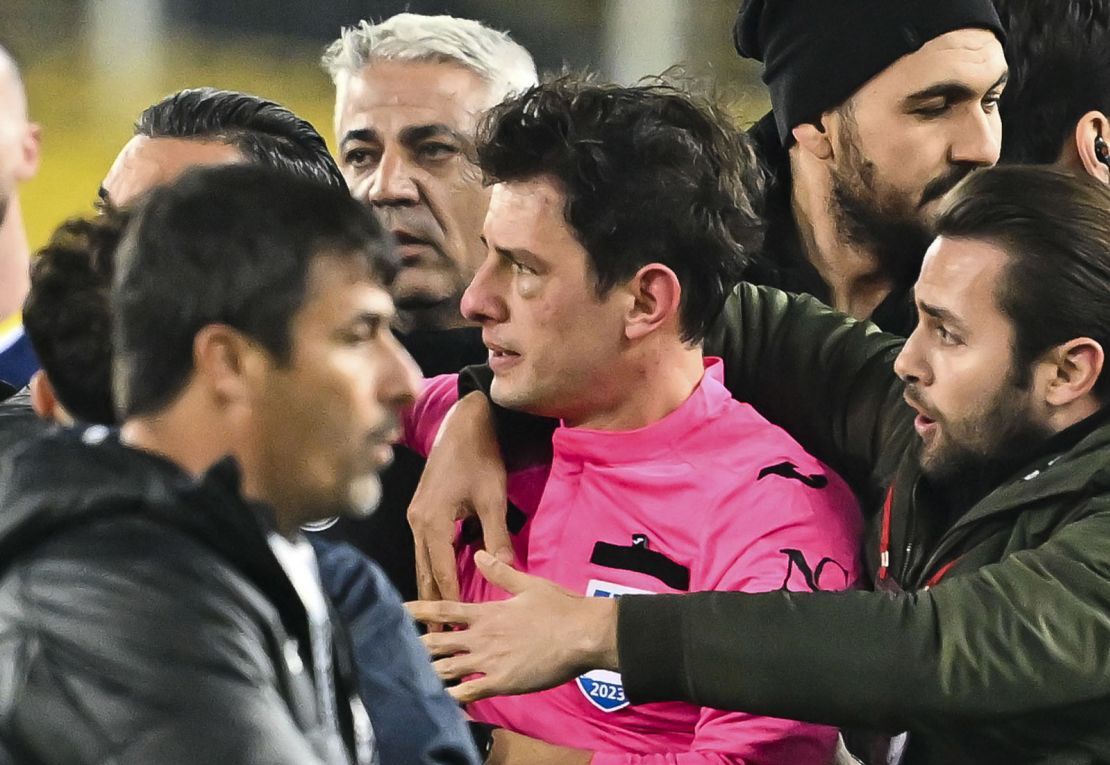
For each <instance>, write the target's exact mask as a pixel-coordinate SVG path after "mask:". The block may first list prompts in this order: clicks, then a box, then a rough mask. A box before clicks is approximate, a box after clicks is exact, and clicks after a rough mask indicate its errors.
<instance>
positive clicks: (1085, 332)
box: [936, 166, 1110, 402]
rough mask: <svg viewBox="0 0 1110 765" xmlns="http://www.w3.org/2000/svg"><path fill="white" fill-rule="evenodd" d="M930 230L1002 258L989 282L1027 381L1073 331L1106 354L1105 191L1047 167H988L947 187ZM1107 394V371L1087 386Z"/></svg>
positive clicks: (1109, 251)
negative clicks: (994, 249)
mask: <svg viewBox="0 0 1110 765" xmlns="http://www.w3.org/2000/svg"><path fill="white" fill-rule="evenodd" d="M936 231H937V234H938V235H939V236H944V237H950V238H955V239H960V238H963V239H974V240H979V241H986V242H990V243H992V244H995V245H996V246H998V247H1000V248H1001V249H1002V250H1004V251H1005V252H1006V254H1007V255H1008V256H1009V262H1008V264H1007V266H1006V269H1005V272H1004V274H1003V276H1002V278H1001V279H1000V280H999V283H998V285H997V287H996V290H997V295H998V304H999V307H1000V308H1001V310H1002V312H1003V313H1004V314H1005V315H1006V316H1007V317H1008V318H1009V319H1010V321H1012V322H1013V325H1014V334H1015V346H1016V347H1015V348H1014V362H1015V366H1016V371H1017V372H1018V374H1019V382H1021V384H1023V385H1025V384H1028V379H1029V377H1028V375H1029V371H1030V370H1031V367H1032V364H1033V362H1034V361H1036V360H1037V359H1038V358H1039V357H1040V356H1041V355H1042V354H1043V353H1044V352H1045V351H1047V350H1049V349H1050V348H1053V347H1055V346H1057V345H1060V344H1061V343H1066V342H1067V341H1069V340H1072V339H1074V338H1077V337H1089V338H1091V339H1093V340H1095V341H1097V342H1098V343H1099V344H1101V345H1102V347H1103V349H1104V350H1110V188H1108V187H1107V186H1106V185H1105V184H1102V183H1100V182H1099V181H1097V180H1095V179H1094V178H1091V177H1090V176H1088V175H1086V174H1084V175H1082V176H1077V175H1075V174H1072V173H1067V172H1063V171H1059V170H1054V169H1051V168H1047V167H1026V166H1010V167H1001V166H1000V167H995V168H991V169H986V170H980V171H978V172H976V173H973V174H972V175H971V176H970V177H969V178H968V179H967V180H966V181H964V183H963V184H961V185H960V186H959V187H957V189H956V190H955V191H954V192H953V196H952V199H951V200H950V201H949V204H948V206H947V207H946V208H945V210H944V211H943V212H942V213H941V215H940V217H939V219H938V220H937V224H936ZM1095 394H1096V395H1097V396H1098V397H1099V398H1100V399H1101V400H1102V401H1103V402H1105V401H1107V399H1108V398H1110V372H1108V371H1107V370H1106V369H1103V371H1102V375H1101V376H1100V377H1099V380H1098V382H1097V383H1096V385H1095Z"/></svg>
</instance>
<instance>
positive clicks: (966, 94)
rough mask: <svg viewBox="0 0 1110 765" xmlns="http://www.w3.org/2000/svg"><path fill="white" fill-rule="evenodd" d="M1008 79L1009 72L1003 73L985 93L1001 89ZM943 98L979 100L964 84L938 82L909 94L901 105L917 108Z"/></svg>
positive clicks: (973, 91) (956, 100)
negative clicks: (924, 102)
mask: <svg viewBox="0 0 1110 765" xmlns="http://www.w3.org/2000/svg"><path fill="white" fill-rule="evenodd" d="M1009 79H1010V73H1009V72H1003V73H1002V76H1001V77H999V78H998V79H997V80H996V81H995V83H994V84H993V85H991V86H990V87H989V88H987V92H988V93H989V92H991V91H994V90H998V89H999V88H1001V87H1003V86H1004V85H1005V84H1006V83H1007V82H1008V81H1009ZM938 98H943V99H944V100H945V101H948V102H953V103H959V102H960V101H971V100H973V99H977V98H979V93H978V91H976V90H975V89H974V88H972V87H971V86H970V85H968V84H967V83H966V82H958V81H951V82H938V83H936V84H935V85H930V86H929V87H927V88H923V89H922V90H919V91H917V92H915V93H910V94H909V95H908V96H906V97H905V98H903V99H902V104H903V105H905V106H909V107H912V106H917V105H919V104H920V103H921V102H923V101H932V100H934V99H938Z"/></svg>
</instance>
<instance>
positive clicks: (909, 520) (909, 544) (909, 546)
mask: <svg viewBox="0 0 1110 765" xmlns="http://www.w3.org/2000/svg"><path fill="white" fill-rule="evenodd" d="M916 507H917V482H916V481H915V482H914V485H913V488H912V489H911V490H910V501H909V502H908V503H907V508H906V509H907V510H908V512H907V513H906V549H905V551H904V552H903V555H904V556H905V559H904V560H903V561H902V572H901V575H900V576H899V577H898V584H899V585H900V586H901V587H902V588H903V589H907V588H908V587H909V582H908V581H907V580H906V577H907V576H909V572H910V555H911V554H912V553H913V532H914V526H915V523H914V521H915V520H916V519H915V518H914V508H916Z"/></svg>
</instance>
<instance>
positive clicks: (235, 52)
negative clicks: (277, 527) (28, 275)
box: [20, 39, 334, 248]
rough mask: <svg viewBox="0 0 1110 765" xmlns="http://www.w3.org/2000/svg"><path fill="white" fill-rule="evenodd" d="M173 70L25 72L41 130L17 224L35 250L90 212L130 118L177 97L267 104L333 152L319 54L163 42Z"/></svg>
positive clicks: (280, 47) (328, 90) (47, 64)
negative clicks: (216, 91) (207, 90)
mask: <svg viewBox="0 0 1110 765" xmlns="http://www.w3.org/2000/svg"><path fill="white" fill-rule="evenodd" d="M165 44H166V46H167V53H168V55H167V56H166V58H167V60H168V61H170V62H172V67H171V68H170V69H168V70H167V71H165V72H163V73H161V74H160V76H158V77H156V78H154V79H153V81H151V78H148V77H142V76H138V77H135V78H133V79H131V80H130V81H125V82H120V81H98V79H97V78H96V77H95V76H90V75H89V72H90V70H91V67H90V66H88V65H87V64H86V63H84V62H82V58H84V57H85V56H84V55H83V53H77V54H76V55H73V54H71V53H59V54H57V55H52V56H51V57H49V58H47V59H44V60H42V61H39V62H37V63H36V64H35V65H33V66H31V67H29V68H28V69H27V71H25V72H24V78H25V81H26V86H27V91H28V100H29V102H30V109H31V116H32V118H33V119H34V120H35V121H36V122H38V123H39V124H40V125H41V126H42V162H41V166H40V169H39V173H38V175H37V176H36V177H35V178H34V179H33V180H32V181H30V182H29V183H27V184H26V185H25V186H23V187H22V189H21V194H20V196H21V200H22V203H23V213H24V221H25V224H26V226H27V233H28V237H29V238H30V242H31V246H32V247H34V248H37V247H39V246H41V245H42V244H44V243H45V242H46V240H47V239H48V238H49V235H50V232H51V231H53V229H54V227H55V226H57V225H58V223H60V222H61V221H62V220H64V219H65V218H66V217H68V216H71V215H75V214H80V213H84V212H88V211H90V210H91V209H92V204H93V202H94V201H95V200H96V198H97V197H96V194H97V189H98V187H99V186H100V181H101V180H102V179H103V178H104V174H105V173H106V172H107V171H108V168H109V167H110V166H111V164H112V160H114V159H115V156H116V154H117V153H118V152H119V150H120V149H121V148H122V147H123V145H124V144H125V143H126V142H127V140H128V139H129V138H130V137H131V135H132V132H133V125H134V122H135V120H136V118H137V117H138V116H139V114H140V113H141V112H142V110H143V109H145V108H146V107H147V106H149V105H150V104H152V103H154V102H156V101H158V100H159V99H161V98H162V97H163V96H165V95H168V94H169V93H172V92H174V91H176V90H180V89H181V88H187V87H199V86H203V85H211V86H213V87H220V88H227V89H231V90H242V91H245V92H248V93H254V94H257V95H260V96H263V97H266V98H270V99H273V100H275V101H277V102H279V103H281V104H283V105H284V106H287V107H289V108H290V109H292V110H293V111H294V112H296V113H297V114H298V115H300V116H301V117H304V118H305V119H307V120H309V121H310V122H311V123H312V124H313V125H315V126H316V129H317V130H319V131H320V132H321V133H322V134H323V135H324V137H325V138H327V139H328V145H329V146H333V144H334V141H333V137H332V128H331V122H332V118H331V109H332V102H333V101H332V99H333V91H332V85H331V81H330V80H329V79H328V77H327V74H326V73H324V71H323V70H322V69H321V68H320V67H319V66H317V65H316V63H315V62H316V60H317V59H318V58H319V56H320V53H321V48H320V47H318V46H314V45H309V44H303V43H290V42H289V41H288V40H272V41H265V40H258V39H252V40H250V41H249V42H247V41H244V42H241V43H229V42H227V41H226V40H224V41H220V42H219V43H215V42H207V43H206V42H205V41H204V40H202V39H173V40H167V41H166V43H165Z"/></svg>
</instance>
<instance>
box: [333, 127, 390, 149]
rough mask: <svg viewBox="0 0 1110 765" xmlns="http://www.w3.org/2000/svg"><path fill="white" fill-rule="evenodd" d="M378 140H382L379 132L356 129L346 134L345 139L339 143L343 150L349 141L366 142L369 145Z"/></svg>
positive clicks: (371, 129)
mask: <svg viewBox="0 0 1110 765" xmlns="http://www.w3.org/2000/svg"><path fill="white" fill-rule="evenodd" d="M377 140H380V139H379V137H378V131H377V130H374V129H373V128H355V129H354V130H348V131H347V132H346V133H344V135H343V139H342V140H341V141H340V142H339V148H341V149H342V148H343V147H344V146H346V145H347V142H348V141H366V142H367V143H369V142H370V141H377Z"/></svg>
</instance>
